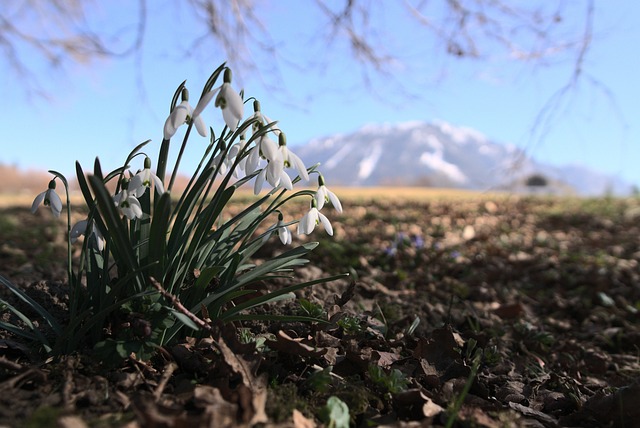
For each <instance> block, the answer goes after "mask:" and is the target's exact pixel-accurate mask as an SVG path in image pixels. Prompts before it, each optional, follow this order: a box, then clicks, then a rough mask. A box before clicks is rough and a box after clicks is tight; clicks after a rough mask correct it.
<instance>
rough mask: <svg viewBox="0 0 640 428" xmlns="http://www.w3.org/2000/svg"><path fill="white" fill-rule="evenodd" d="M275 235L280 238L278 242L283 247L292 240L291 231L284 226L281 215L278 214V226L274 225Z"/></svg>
mask: <svg viewBox="0 0 640 428" xmlns="http://www.w3.org/2000/svg"><path fill="white" fill-rule="evenodd" d="M276 234H277V235H278V237H279V238H280V242H282V243H283V244H284V245H289V244H291V240H292V236H291V231H290V230H289V228H288V227H287V226H285V224H284V218H283V216H282V213H278V224H277V225H276Z"/></svg>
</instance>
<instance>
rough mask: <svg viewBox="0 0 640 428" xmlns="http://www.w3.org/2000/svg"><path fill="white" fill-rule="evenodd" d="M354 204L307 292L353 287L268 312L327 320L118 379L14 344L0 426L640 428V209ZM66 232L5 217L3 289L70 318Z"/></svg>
mask: <svg viewBox="0 0 640 428" xmlns="http://www.w3.org/2000/svg"><path fill="white" fill-rule="evenodd" d="M344 206H345V210H344V212H343V213H342V214H337V213H335V212H330V213H328V215H329V217H330V218H331V219H332V222H333V225H334V229H335V232H336V233H335V236H334V237H333V238H329V237H326V236H324V235H323V234H322V233H321V232H316V233H315V234H314V235H313V236H312V239H319V240H320V241H321V245H320V246H319V247H318V249H317V250H316V251H314V253H313V255H312V257H311V263H310V264H309V266H308V267H304V268H302V269H300V270H299V271H298V272H297V273H296V274H297V278H298V280H307V279H314V278H318V277H322V276H327V275H331V274H335V273H340V272H348V271H351V272H352V273H355V275H352V276H351V277H350V279H345V280H340V281H334V282H332V283H330V284H326V285H316V286H314V287H313V288H312V289H308V290H303V291H302V292H300V293H299V296H298V297H299V298H298V299H297V300H296V301H293V302H288V303H286V304H281V305H278V306H273V307H270V308H268V311H273V312H274V313H275V312H277V313H296V314H300V313H313V314H314V315H316V316H318V317H320V318H323V319H325V320H327V321H328V322H326V323H312V324H303V323H274V324H265V323H257V322H253V323H244V324H232V325H231V324H230V325H227V326H224V327H220V328H218V329H217V330H216V333H215V334H214V335H212V336H210V335H201V336H200V337H199V338H194V339H192V340H189V341H186V342H184V343H177V344H174V345H173V346H171V347H167V348H165V349H161V350H160V351H159V352H158V354H157V355H156V356H155V357H154V358H152V359H150V360H148V361H144V360H140V359H138V358H136V357H135V356H131V357H130V358H129V359H128V360H126V361H124V362H123V363H122V364H120V365H118V366H116V367H115V368H114V367H108V366H107V365H106V364H104V363H103V362H100V361H97V360H96V359H95V358H94V357H93V354H92V352H91V350H86V352H79V353H76V354H73V355H67V356H63V357H50V358H48V357H47V356H46V355H43V354H40V353H37V352H36V351H35V350H34V349H32V348H29V347H28V344H27V343H24V342H23V341H21V340H19V339H17V338H15V337H13V336H11V335H10V334H7V333H6V332H5V333H0V425H6V426H54V425H55V424H56V423H57V424H58V426H67V427H82V426H129V427H136V426H143V427H147V426H152V427H183V426H215V427H224V426H229V427H232V426H263V427H297V428H302V427H305V428H306V427H313V426H321V425H324V426H330V423H331V418H332V417H333V420H334V421H339V420H341V417H342V416H341V415H344V414H345V412H347V411H348V418H349V419H350V423H351V426H357V427H368V426H394V427H395V426H397V427H413V426H416V427H417V426H446V425H447V423H451V424H452V425H451V426H465V427H558V426H570V427H578V426H579V427H600V426H615V427H634V426H640V407H639V406H638V403H640V314H639V311H640V267H639V262H640V202H639V201H637V200H617V199H607V200H605V199H603V200H573V199H572V200H562V199H548V198H542V197H540V198H516V197H489V196H484V197H473V198H457V199H451V200H448V199H446V198H444V199H438V200H420V201H418V200H398V199H394V200H391V199H390V200H387V201H386V202H385V199H384V198H379V199H378V200H360V201H357V200H356V199H353V200H348V201H344ZM289 214H293V213H289ZM65 228H66V226H65V225H64V224H63V222H62V221H55V220H54V219H52V217H51V213H50V212H46V211H44V210H41V211H39V212H38V213H37V214H36V215H31V214H30V213H29V212H28V210H27V209H25V208H24V207H5V208H2V210H1V211H0V238H1V239H0V274H2V275H3V276H5V277H7V278H9V279H10V280H12V281H13V282H14V283H15V284H17V285H18V286H20V287H22V288H24V289H26V290H28V293H29V295H30V296H31V297H33V298H34V299H36V300H37V301H38V302H40V303H41V304H43V305H44V306H45V307H47V308H48V309H50V310H51V311H52V312H54V313H55V312H56V311H57V312H58V313H60V314H61V315H62V316H63V314H64V310H65V308H66V304H67V301H68V296H67V294H66V288H65V287H66V286H65V284H64V278H65V269H64V260H65V254H66V249H65V248H66V247H65V237H64V232H65ZM279 251H281V246H280V245H279V243H278V242H275V243H274V244H273V245H269V246H268V248H266V249H265V250H264V251H262V252H261V253H260V254H259V257H262V258H267V257H270V256H271V255H273V254H276V253H277V252H279ZM283 281H284V280H283ZM265 286H267V287H279V286H282V283H276V282H274V283H270V284H265ZM0 297H2V298H5V299H8V300H10V299H11V298H12V297H11V295H10V294H9V293H8V292H7V291H6V290H2V291H0ZM14 303H15V304H16V305H20V302H14ZM2 316H3V317H5V318H3V319H8V318H6V317H8V314H7V313H5V314H4V315H2ZM34 317H35V315H34ZM333 397H337V398H338V399H339V400H340V402H342V403H344V405H346V407H345V406H344V405H340V404H336V403H337V401H336V400H335V399H334V398H333ZM334 426H335V425H334ZM338 426H339V425H338Z"/></svg>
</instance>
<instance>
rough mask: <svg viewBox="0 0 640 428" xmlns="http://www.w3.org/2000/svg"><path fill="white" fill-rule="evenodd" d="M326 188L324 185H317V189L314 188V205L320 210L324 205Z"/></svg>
mask: <svg viewBox="0 0 640 428" xmlns="http://www.w3.org/2000/svg"><path fill="white" fill-rule="evenodd" d="M326 189H327V188H326V187H324V186H320V187H318V190H316V206H317V207H318V209H319V210H321V209H322V207H324V203H325V202H326V200H327V193H326Z"/></svg>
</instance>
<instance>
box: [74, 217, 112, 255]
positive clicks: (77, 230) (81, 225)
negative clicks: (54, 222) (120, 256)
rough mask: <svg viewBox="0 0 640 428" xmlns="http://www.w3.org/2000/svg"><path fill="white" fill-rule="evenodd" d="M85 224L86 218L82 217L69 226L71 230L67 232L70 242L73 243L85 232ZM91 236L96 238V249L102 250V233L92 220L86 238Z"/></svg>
mask: <svg viewBox="0 0 640 428" xmlns="http://www.w3.org/2000/svg"><path fill="white" fill-rule="evenodd" d="M87 224H88V219H84V220H80V221H79V222H77V223H76V224H74V225H73V227H72V228H71V232H70V233H69V237H70V238H71V243H72V244H75V242H76V241H77V240H78V238H79V237H80V235H85V233H86V232H87ZM91 236H94V237H95V238H96V242H97V245H98V250H99V251H102V249H103V248H104V237H103V236H102V233H100V229H98V228H97V227H96V224H95V222H93V221H92V222H91V230H89V235H88V236H87V238H90V237H91Z"/></svg>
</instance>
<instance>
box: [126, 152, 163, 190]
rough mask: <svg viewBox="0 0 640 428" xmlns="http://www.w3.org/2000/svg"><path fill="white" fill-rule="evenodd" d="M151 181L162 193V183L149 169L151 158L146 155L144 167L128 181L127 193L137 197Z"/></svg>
mask: <svg viewBox="0 0 640 428" xmlns="http://www.w3.org/2000/svg"><path fill="white" fill-rule="evenodd" d="M151 182H153V184H154V185H155V188H156V190H157V191H158V193H159V194H161V195H162V194H163V193H164V185H163V184H162V181H160V178H158V176H157V175H155V174H154V173H153V172H152V171H151V159H149V158H148V157H147V158H145V160H144V169H143V170H142V171H138V173H137V174H136V175H135V176H134V177H133V178H132V179H131V181H130V182H129V189H130V190H129V193H131V194H132V195H133V196H135V197H137V198H139V197H140V196H142V195H144V192H146V190H147V189H148V188H150V187H151Z"/></svg>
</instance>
